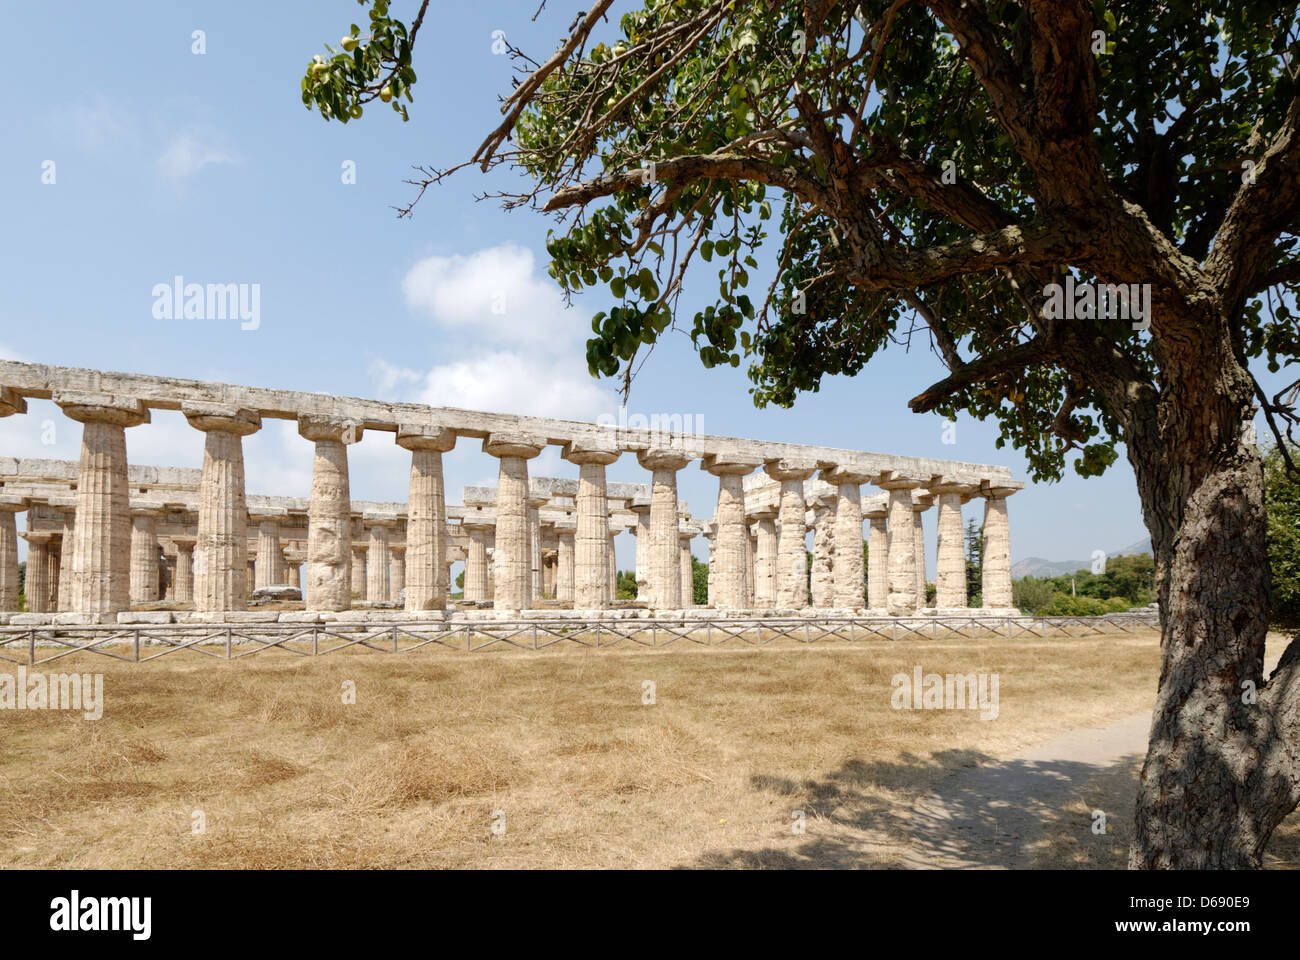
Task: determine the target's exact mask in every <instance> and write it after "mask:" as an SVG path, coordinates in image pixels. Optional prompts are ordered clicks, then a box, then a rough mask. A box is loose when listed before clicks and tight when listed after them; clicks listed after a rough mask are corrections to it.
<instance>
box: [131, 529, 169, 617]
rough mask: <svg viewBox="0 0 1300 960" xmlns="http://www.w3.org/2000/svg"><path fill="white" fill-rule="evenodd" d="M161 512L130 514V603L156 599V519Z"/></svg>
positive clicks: (147, 601) (148, 601) (149, 601)
mask: <svg viewBox="0 0 1300 960" xmlns="http://www.w3.org/2000/svg"><path fill="white" fill-rule="evenodd" d="M161 516H162V510H159V509H145V508H139V507H137V508H135V509H133V510H132V511H131V602H132V603H154V602H155V601H157V600H158V596H159V593H158V518H159V517H161Z"/></svg>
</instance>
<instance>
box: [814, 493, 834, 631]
mask: <svg viewBox="0 0 1300 960" xmlns="http://www.w3.org/2000/svg"><path fill="white" fill-rule="evenodd" d="M836 500H837V497H836V495H835V493H834V492H827V493H823V494H821V495H819V496H818V497H817V498H816V499H815V500H814V501H813V561H812V605H813V606H814V607H818V608H821V609H826V608H829V607H833V606H835V570H834V562H835V502H836Z"/></svg>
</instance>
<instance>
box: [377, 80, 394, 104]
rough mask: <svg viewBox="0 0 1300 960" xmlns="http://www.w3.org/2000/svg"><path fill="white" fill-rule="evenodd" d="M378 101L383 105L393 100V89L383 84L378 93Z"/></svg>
mask: <svg viewBox="0 0 1300 960" xmlns="http://www.w3.org/2000/svg"><path fill="white" fill-rule="evenodd" d="M379 99H380V100H382V101H384V103H387V102H388V101H389V100H391V99H393V88H392V87H391V86H389V85H388V84H384V87H383V89H382V90H380V91H379Z"/></svg>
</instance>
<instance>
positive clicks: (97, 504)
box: [53, 391, 149, 614]
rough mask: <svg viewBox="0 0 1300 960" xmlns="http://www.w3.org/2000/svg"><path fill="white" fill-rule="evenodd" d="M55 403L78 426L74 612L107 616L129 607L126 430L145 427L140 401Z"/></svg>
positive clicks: (66, 399) (64, 397)
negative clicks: (78, 461)
mask: <svg viewBox="0 0 1300 960" xmlns="http://www.w3.org/2000/svg"><path fill="white" fill-rule="evenodd" d="M53 399H54V402H55V403H57V404H58V405H59V406H60V407H62V408H63V412H64V414H66V415H67V416H68V417H70V418H71V419H73V420H77V421H79V422H80V423H81V424H82V431H81V462H80V464H79V466H78V468H77V517H76V531H75V534H74V536H73V540H74V551H75V552H74V554H73V557H72V563H73V568H72V601H73V603H72V606H73V609H74V610H76V612H78V613H89V614H108V613H116V612H118V611H121V610H129V609H130V607H131V504H130V486H129V484H128V481H127V471H126V428H127V427H134V426H138V425H140V424H142V423H148V422H149V410H148V408H147V407H145V405H144V404H143V403H141V402H140V401H139V400H133V399H129V398H127V397H115V396H109V395H107V394H84V393H72V392H67V393H64V392H61V391H55V392H54V394H53Z"/></svg>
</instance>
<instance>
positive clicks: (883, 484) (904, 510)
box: [876, 476, 921, 617]
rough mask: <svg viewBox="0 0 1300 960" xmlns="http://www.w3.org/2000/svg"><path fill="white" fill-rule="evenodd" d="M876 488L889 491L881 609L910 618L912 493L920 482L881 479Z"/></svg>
mask: <svg viewBox="0 0 1300 960" xmlns="http://www.w3.org/2000/svg"><path fill="white" fill-rule="evenodd" d="M876 486H878V487H880V488H881V489H884V490H888V491H889V596H888V597H887V598H886V601H885V609H886V611H888V613H889V615H890V616H891V617H903V616H910V615H911V614H914V613H916V610H917V597H916V543H915V536H916V534H915V529H916V528H915V527H914V526H913V522H912V491H913V490H915V489H916V488H917V487H919V486H921V481H920V480H913V479H910V478H908V477H893V476H888V477H885V476H882V477H881V479H879V480H877V481H876Z"/></svg>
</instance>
